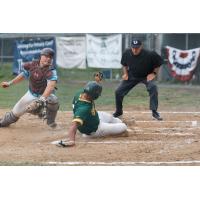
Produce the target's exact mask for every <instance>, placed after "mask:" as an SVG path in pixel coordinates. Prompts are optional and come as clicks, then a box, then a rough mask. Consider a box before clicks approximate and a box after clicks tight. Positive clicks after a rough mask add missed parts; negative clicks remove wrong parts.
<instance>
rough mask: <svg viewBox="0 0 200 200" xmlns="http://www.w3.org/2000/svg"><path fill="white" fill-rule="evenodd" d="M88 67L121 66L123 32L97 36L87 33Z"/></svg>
mask: <svg viewBox="0 0 200 200" xmlns="http://www.w3.org/2000/svg"><path fill="white" fill-rule="evenodd" d="M86 42H87V62H88V67H94V68H121V64H120V61H121V56H122V34H117V35H114V36H105V37H97V36H93V35H90V34H87V35H86Z"/></svg>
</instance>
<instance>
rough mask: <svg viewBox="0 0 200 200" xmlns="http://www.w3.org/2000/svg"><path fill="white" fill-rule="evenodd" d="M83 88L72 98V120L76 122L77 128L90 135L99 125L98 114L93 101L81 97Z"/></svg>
mask: <svg viewBox="0 0 200 200" xmlns="http://www.w3.org/2000/svg"><path fill="white" fill-rule="evenodd" d="M82 93H83V90H81V91H79V92H77V93H76V95H75V96H74V99H73V102H72V104H73V113H74V118H73V121H75V122H78V123H79V124H80V125H79V126H78V130H79V131H80V132H81V133H84V134H88V135H90V134H91V133H92V132H95V131H96V130H97V128H98V125H99V116H98V113H97V111H96V109H95V104H94V101H87V100H84V99H81V94H82Z"/></svg>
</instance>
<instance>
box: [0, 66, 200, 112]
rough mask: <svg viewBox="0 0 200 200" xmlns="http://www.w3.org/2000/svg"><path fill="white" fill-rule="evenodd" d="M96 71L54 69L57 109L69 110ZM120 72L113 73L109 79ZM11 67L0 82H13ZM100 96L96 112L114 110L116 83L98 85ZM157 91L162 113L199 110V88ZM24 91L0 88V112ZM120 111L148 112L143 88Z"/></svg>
mask: <svg viewBox="0 0 200 200" xmlns="http://www.w3.org/2000/svg"><path fill="white" fill-rule="evenodd" d="M96 71H102V70H100V69H96V68H89V69H86V70H83V69H61V68H58V77H59V81H58V85H57V86H58V90H57V91H56V95H57V96H58V97H59V101H60V105H61V106H60V109H61V110H68V111H69V110H71V102H72V98H73V96H74V94H75V92H76V91H77V90H79V89H80V88H82V87H83V86H84V85H85V84H86V83H87V81H89V80H93V74H94V72H96ZM117 73H119V74H120V73H121V70H113V77H115V75H116V74H117ZM13 78H14V76H13V75H12V67H11V64H6V65H3V66H0V82H2V81H8V80H11V79H13ZM102 85H103V92H102V96H101V97H100V98H99V99H98V100H97V101H96V105H97V108H98V107H101V108H104V109H107V110H114V109H115V97H114V91H115V89H116V87H117V86H118V85H119V81H116V80H112V81H111V80H105V81H103V83H102ZM158 87H159V105H160V108H161V109H162V108H163V109H171V110H172V109H180V110H182V109H188V110H190V109H193V110H194V109H200V105H199V101H200V100H199V99H200V92H199V86H191V87H188V86H185V85H183V84H182V85H181V84H179V85H170V84H168V85H166V84H161V83H159V84H158ZM27 88H28V82H27V81H23V82H21V83H20V84H17V85H15V86H12V87H10V88H8V89H3V88H0V108H12V107H13V106H14V104H15V103H16V102H17V101H18V100H19V99H20V98H21V96H23V95H24V94H25V92H26V91H27ZM123 104H124V109H129V107H131V106H133V107H134V108H138V109H142V110H144V109H148V107H149V97H148V93H147V91H146V88H145V86H144V85H142V84H139V85H138V86H136V87H135V88H134V89H133V90H131V91H130V92H129V94H128V95H127V96H126V97H125V98H124V103H123Z"/></svg>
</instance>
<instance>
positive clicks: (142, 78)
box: [113, 39, 163, 120]
mask: <svg viewBox="0 0 200 200" xmlns="http://www.w3.org/2000/svg"><path fill="white" fill-rule="evenodd" d="M121 64H122V65H123V76H122V79H123V81H122V82H121V84H120V85H119V87H118V88H117V89H116V91H115V103H116V111H115V113H113V116H114V117H119V116H121V115H122V114H123V106H122V102H123V98H124V96H125V95H127V94H128V92H129V91H130V90H131V89H132V88H134V87H135V86H136V85H137V84H138V83H143V84H145V86H146V88H147V91H148V93H149V96H150V110H152V116H153V118H155V119H157V120H162V118H161V117H160V115H159V113H158V112H157V109H158V90H157V86H156V85H155V82H154V79H155V78H156V75H157V74H158V71H159V68H160V66H161V65H162V64H163V59H162V58H161V56H160V55H158V54H157V53H156V52H154V51H148V50H145V49H143V45H142V42H141V41H140V40H138V39H134V40H133V41H132V43H131V48H129V49H127V50H126V51H125V52H124V53H123V55H122V59H121Z"/></svg>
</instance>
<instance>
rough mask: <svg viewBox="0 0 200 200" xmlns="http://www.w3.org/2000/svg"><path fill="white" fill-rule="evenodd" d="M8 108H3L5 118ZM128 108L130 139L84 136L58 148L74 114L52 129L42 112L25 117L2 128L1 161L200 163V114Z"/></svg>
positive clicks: (65, 115) (66, 114) (63, 117)
mask: <svg viewBox="0 0 200 200" xmlns="http://www.w3.org/2000/svg"><path fill="white" fill-rule="evenodd" d="M5 111H6V110H0V116H2V115H3V114H4V113H5ZM161 113H162V117H163V118H164V121H162V122H159V121H155V120H153V119H152V118H151V113H150V112H148V111H147V112H143V111H134V112H125V113H124V116H123V120H124V121H125V122H126V123H127V125H128V127H129V137H106V138H101V139H88V138H83V137H82V136H81V135H80V134H78V135H77V143H76V146H75V147H74V148H58V147H56V146H54V145H52V144H51V142H52V141H54V140H58V139H62V138H65V137H66V135H67V129H68V127H69V124H70V122H71V119H72V113H71V112H59V113H58V117H57V121H58V127H57V128H56V129H55V130H52V129H50V128H49V127H48V126H47V125H46V124H45V122H43V121H41V120H40V119H38V118H37V117H36V116H32V115H29V114H26V115H24V116H23V117H22V118H20V120H19V121H18V122H17V123H16V124H13V125H11V126H10V127H8V128H1V129H0V138H1V139H0V164H1V165H73V166H74V165H200V142H199V141H200V140H199V139H200V132H199V130H200V120H199V119H200V112H170V111H168V112H164V111H163V112H161Z"/></svg>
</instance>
